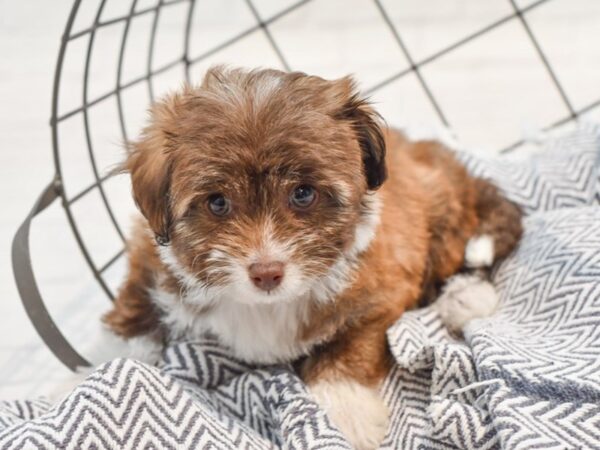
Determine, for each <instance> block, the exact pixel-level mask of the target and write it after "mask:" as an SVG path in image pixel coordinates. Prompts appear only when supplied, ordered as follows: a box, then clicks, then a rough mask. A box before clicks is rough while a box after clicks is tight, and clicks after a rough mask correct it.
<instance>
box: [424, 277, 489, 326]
mask: <svg viewBox="0 0 600 450" xmlns="http://www.w3.org/2000/svg"><path fill="white" fill-rule="evenodd" d="M497 305H498V294H497V293H496V289H495V288H494V286H492V284H491V283H490V282H488V281H486V280H482V279H481V278H480V277H479V276H477V275H455V276H453V277H451V278H449V279H448V280H447V281H446V284H445V286H444V288H443V290H442V293H441V295H440V296H439V298H438V299H437V300H436V301H435V303H434V304H433V307H434V308H435V309H436V310H437V312H438V314H439V315H440V317H441V319H442V322H444V325H446V327H448V329H450V330H452V331H459V330H461V329H462V328H463V327H464V326H465V325H466V323H467V322H469V321H470V320H472V319H477V318H481V317H488V316H491V315H492V314H493V313H494V311H495V310H496V307H497Z"/></svg>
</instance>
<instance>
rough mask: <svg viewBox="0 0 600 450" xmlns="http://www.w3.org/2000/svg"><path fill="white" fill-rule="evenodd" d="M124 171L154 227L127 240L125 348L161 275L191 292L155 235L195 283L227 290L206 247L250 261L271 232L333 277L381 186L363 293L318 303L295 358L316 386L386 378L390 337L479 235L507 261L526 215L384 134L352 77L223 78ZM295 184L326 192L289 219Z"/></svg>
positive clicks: (192, 94)
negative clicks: (215, 205) (226, 210)
mask: <svg viewBox="0 0 600 450" xmlns="http://www.w3.org/2000/svg"><path fill="white" fill-rule="evenodd" d="M275 85H276V87H273V86H275ZM386 148H387V158H386ZM125 167H126V169H127V170H128V171H130V172H131V175H132V182H133V191H134V197H135V199H136V202H137V204H138V206H139V208H140V210H141V212H142V213H143V215H144V216H145V218H146V221H147V224H141V225H139V226H138V228H137V230H136V231H135V233H134V235H133V237H132V244H131V247H130V272H129V277H128V279H127V281H126V283H125V284H124V286H123V288H122V289H121V291H120V294H119V297H118V298H117V300H116V303H115V307H114V310H113V311H112V312H110V313H109V314H108V315H107V316H106V317H105V321H106V323H107V324H108V325H109V326H110V327H111V328H112V329H113V330H114V331H115V332H116V333H118V334H120V335H122V336H125V337H132V336H136V335H140V334H144V333H148V331H149V330H151V329H155V328H156V327H157V326H158V323H159V317H158V313H157V311H156V310H155V308H154V307H153V305H152V299H151V298H150V296H149V294H148V289H149V288H153V287H154V286H155V284H156V283H157V281H156V280H157V279H158V277H159V275H160V276H161V277H162V285H161V286H162V288H163V289H168V290H171V291H172V292H178V291H179V290H181V289H182V285H181V281H180V280H178V279H177V277H176V276H175V275H174V274H173V273H172V272H171V271H170V269H169V268H168V267H167V266H166V265H165V264H164V263H163V262H162V261H161V260H160V258H159V257H158V254H157V246H156V244H155V242H154V237H153V235H154V236H156V237H157V239H158V240H159V241H160V242H162V243H165V242H166V241H168V243H169V245H170V246H171V248H172V250H173V252H175V253H176V254H177V255H178V257H179V260H180V262H181V263H182V264H183V265H184V266H185V267H186V268H187V269H188V271H189V272H191V273H192V274H193V275H194V276H195V277H197V278H198V279H199V280H202V282H204V283H206V284H207V285H210V286H213V285H215V286H218V285H219V284H220V283H224V282H225V276H224V275H223V274H221V273H220V272H219V263H218V262H214V261H213V260H211V258H210V257H209V254H210V252H211V250H213V249H214V248H218V249H220V250H222V251H224V252H226V253H227V254H228V255H230V256H231V257H233V258H240V259H243V258H244V257H246V256H247V255H248V254H249V252H250V251H251V250H252V249H255V248H257V247H258V246H259V245H260V240H261V239H262V237H261V236H262V234H261V232H262V230H263V229H264V224H265V223H267V222H269V221H270V222H269V223H270V224H271V226H272V230H271V234H272V236H273V237H274V238H275V239H291V240H292V241H294V242H296V243H298V245H296V246H295V249H294V252H293V255H292V256H291V259H292V260H294V261H295V262H296V263H297V264H298V265H299V266H300V267H301V268H302V270H304V271H306V272H307V273H309V274H311V275H312V276H315V277H319V276H324V275H325V274H327V272H328V270H329V268H330V267H331V266H332V264H334V263H335V261H336V259H337V258H338V257H339V255H340V253H341V252H344V251H346V250H348V249H349V248H350V247H351V246H352V244H353V241H354V233H355V229H356V226H357V224H358V223H359V222H360V221H361V219H362V218H363V216H364V199H365V198H366V197H368V196H369V195H372V194H369V193H368V192H369V191H372V190H376V189H378V188H379V187H380V186H381V189H379V191H378V195H379V197H380V199H381V201H382V204H383V208H382V211H381V222H380V224H379V226H378V228H377V231H376V235H375V238H374V239H373V241H372V242H371V244H370V246H369V247H368V249H367V250H366V251H364V252H363V253H362V254H360V255H359V257H358V261H357V267H356V269H355V270H354V273H353V282H352V283H350V285H349V286H348V287H347V288H346V289H345V290H343V291H342V292H341V293H339V295H337V297H336V298H334V299H332V301H330V302H328V303H322V302H321V303H319V302H314V303H313V304H311V312H310V317H309V318H308V320H307V321H306V323H305V325H304V326H303V328H302V329H301V330H300V332H299V335H298V336H297V339H298V340H301V341H306V342H314V341H319V342H321V343H320V344H319V345H318V346H316V347H314V348H313V350H312V351H311V353H310V354H309V355H307V358H306V359H305V360H304V361H302V362H301V363H300V370H301V372H302V375H303V377H304V378H305V380H306V381H307V382H309V383H310V382H314V381H315V380H317V379H321V378H331V377H336V376H340V375H343V376H348V377H351V378H353V379H355V380H357V381H359V382H361V383H364V384H367V385H374V384H376V383H377V382H379V381H380V380H381V379H382V377H384V376H385V374H386V373H387V371H388V370H389V368H390V364H391V357H390V355H389V351H388V348H387V344H386V336H385V331H386V329H387V328H388V327H389V326H390V325H391V324H392V323H394V322H395V321H396V320H397V319H398V318H399V317H400V316H401V314H402V313H403V312H404V311H405V310H407V309H410V308H414V307H415V306H416V305H417V304H418V302H419V300H420V299H421V298H422V297H423V296H424V295H427V292H428V291H429V290H430V287H431V286H436V285H440V284H441V283H443V281H444V280H445V279H446V278H448V277H449V276H451V275H453V274H455V273H456V272H457V271H459V270H461V268H462V266H463V257H464V250H465V245H466V243H467V241H468V239H469V238H470V237H472V236H475V235H479V234H484V233H485V234H490V235H491V236H492V237H493V238H494V241H495V245H496V251H497V256H498V257H504V256H506V255H507V254H508V253H509V252H510V251H511V250H512V248H514V246H515V245H516V243H517V241H518V239H519V237H520V234H521V225H520V212H519V210H518V209H517V208H516V207H515V206H514V205H512V204H511V203H510V202H508V201H507V200H505V199H504V198H503V197H501V195H500V194H499V193H498V192H497V190H496V188H495V187H493V186H492V185H491V184H490V183H488V182H487V181H484V180H480V179H476V178H473V177H471V176H469V175H468V174H467V172H466V171H465V169H464V168H463V167H462V165H461V164H459V163H458V162H457V161H456V159H455V158H454V157H453V156H452V154H451V152H449V151H448V150H447V149H445V148H444V147H443V146H442V145H441V144H439V143H437V142H409V141H407V140H406V139H405V138H404V137H403V136H402V135H401V134H400V133H398V132H396V131H393V130H382V128H381V126H380V122H379V120H378V117H377V115H376V114H375V112H374V111H373V110H372V109H371V107H370V106H369V105H368V104H367V103H366V102H365V101H363V100H361V99H360V98H358V97H357V95H356V89H355V87H354V84H353V82H352V81H351V80H350V79H349V78H344V79H341V80H337V81H326V80H323V79H320V78H318V77H310V76H307V75H304V74H299V73H292V74H283V73H281V72H277V71H253V72H244V71H236V70H234V71H227V70H223V69H213V70H211V71H210V72H209V73H208V74H207V76H206V78H205V80H204V82H203V84H202V86H200V87H197V88H192V87H186V88H185V89H184V90H183V91H182V92H181V93H179V94H175V95H173V96H171V97H169V98H167V99H166V100H164V101H163V102H160V103H158V104H156V105H155V106H154V107H153V109H152V119H151V122H150V125H149V126H148V127H147V128H146V129H145V130H144V132H143V134H142V137H141V138H140V140H139V141H138V142H137V143H135V144H134V145H133V147H132V152H131V155H130V156H129V158H128V160H127V162H126V164H125ZM388 169H389V170H388ZM388 172H389V175H388ZM386 176H387V177H388V180H387V182H385V183H383V182H384V180H385V179H386ZM299 183H309V184H311V185H314V186H316V187H317V189H318V191H319V201H318V203H317V204H316V205H315V206H314V207H313V208H311V210H310V211H306V212H297V211H296V212H295V211H293V210H291V209H290V208H289V205H288V195H289V192H290V190H291V189H293V187H294V186H297V185H298V184H299ZM215 192H224V193H225V194H226V195H227V197H228V198H230V199H231V202H232V214H231V215H230V216H228V217H215V216H213V215H211V214H209V213H208V211H207V207H206V199H207V197H208V196H209V195H211V194H213V193H215ZM149 230H151V232H150V233H148V231H149ZM207 308H210V306H208V307H207Z"/></svg>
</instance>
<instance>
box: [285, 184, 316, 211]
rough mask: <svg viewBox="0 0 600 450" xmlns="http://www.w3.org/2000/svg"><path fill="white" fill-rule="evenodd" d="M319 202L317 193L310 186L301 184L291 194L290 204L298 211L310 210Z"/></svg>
mask: <svg viewBox="0 0 600 450" xmlns="http://www.w3.org/2000/svg"><path fill="white" fill-rule="evenodd" d="M316 200H317V191H316V190H315V188H314V187H312V186H310V185H308V184H301V185H300V186H298V187H296V188H295V189H294V190H293V191H292V193H291V194H290V204H291V206H293V207H294V208H296V209H308V208H310V207H311V206H312V205H313V204H314V203H315V201H316Z"/></svg>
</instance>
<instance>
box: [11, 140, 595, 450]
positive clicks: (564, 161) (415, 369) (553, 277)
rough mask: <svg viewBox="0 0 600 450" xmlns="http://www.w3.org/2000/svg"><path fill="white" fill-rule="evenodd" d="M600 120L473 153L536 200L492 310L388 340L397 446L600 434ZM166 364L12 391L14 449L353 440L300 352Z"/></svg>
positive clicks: (488, 171) (531, 444) (136, 365)
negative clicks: (513, 157)
mask: <svg viewBox="0 0 600 450" xmlns="http://www.w3.org/2000/svg"><path fill="white" fill-rule="evenodd" d="M599 134H600V133H598V130H597V129H594V128H585V129H581V130H578V131H576V132H575V133H573V134H572V135H570V136H567V137H565V138H563V139H560V140H557V141H554V142H552V143H549V144H547V146H548V148H547V149H546V151H547V152H548V155H549V156H548V158H546V157H545V156H544V157H542V156H539V157H538V156H534V157H533V158H532V159H531V160H529V161H521V162H519V163H515V162H510V163H509V162H506V161H504V160H502V159H497V160H489V159H486V160H484V159H481V158H476V157H472V156H468V157H467V156H465V155H462V156H461V158H464V160H465V161H466V162H467V164H468V166H469V167H470V169H471V170H472V171H473V173H475V174H477V175H482V176H486V177H489V178H491V179H492V180H494V181H495V182H496V183H497V184H499V185H500V187H501V188H502V189H503V190H504V191H505V192H506V193H507V195H509V196H510V197H511V198H512V199H513V200H515V201H516V202H517V203H519V204H521V205H522V206H523V207H524V209H525V210H526V211H527V212H528V213H533V214H531V215H530V216H529V217H528V218H527V219H526V221H525V235H524V237H523V240H522V242H521V244H520V246H519V248H518V249H517V250H516V251H515V253H514V254H513V255H511V257H509V258H508V259H507V260H506V261H504V262H503V263H502V264H501V265H500V266H499V267H497V268H496V270H495V271H494V274H493V280H494V283H495V284H496V286H497V288H498V290H499V293H500V298H501V305H500V308H499V310H498V311H497V312H496V314H494V316H493V317H491V318H487V319H482V320H477V321H472V322H471V323H470V324H468V326H467V327H466V329H465V339H464V340H457V339H454V338H453V337H451V336H450V335H449V334H448V332H447V331H446V329H445V328H444V327H443V326H442V324H441V322H440V320H439V317H438V316H437V314H436V313H435V311H433V310H432V309H430V308H428V309H422V310H417V311H412V312H409V313H406V314H405V315H404V316H403V317H402V318H401V319H400V320H399V321H398V322H397V323H396V324H395V325H394V326H393V327H392V328H390V330H388V339H389V342H390V347H391V349H392V353H393V355H394V357H395V359H396V361H397V365H396V367H395V368H394V369H393V371H392V373H391V374H390V376H389V377H388V378H387V380H386V381H385V384H384V386H383V387H382V391H383V392H382V393H383V395H384V397H385V400H386V402H387V404H388V405H389V407H390V410H391V414H392V415H391V425H390V429H389V431H388V435H387V437H386V439H385V441H384V443H383V447H384V448H390V449H391V448H402V449H403V448H410V449H412V448H432V449H475V448H477V449H480V448H482V449H488V448H489V449H495V448H508V449H517V448H523V449H529V448H556V449H563V448H600V208H598V207H597V206H585V205H593V204H594V203H597V198H598V189H597V187H598V169H597V163H596V160H597V157H598V152H599V151H600V150H599V149H600V144H599V141H598V135H599ZM163 359H164V360H163V363H162V365H161V366H160V367H159V368H155V367H150V366H147V365H145V364H142V363H140V362H137V361H133V360H126V359H118V360H115V361H112V362H110V363H107V364H105V365H103V366H101V367H100V368H98V369H97V370H96V371H95V372H94V373H93V374H91V375H90V376H89V377H88V378H87V379H86V381H85V382H83V383H82V384H80V385H79V386H78V387H77V388H76V389H75V390H74V391H73V392H72V393H71V394H70V395H69V396H68V397H67V398H66V399H65V400H63V401H62V402H60V403H59V404H58V405H54V406H51V405H50V404H48V403H45V402H43V401H35V402H30V401H22V402H1V403H0V448H3V449H4V448H10V449H12V448H43V449H47V448H136V449H137V448H161V449H167V448H215V449H228V448H232V449H233V448H252V449H254V448H257V449H263V448H265V449H266V448H298V449H305V448H315V449H317V448H318V449H325V448H326V449H343V448H350V447H349V445H348V443H347V442H346V441H345V439H344V438H343V436H341V435H340V433H339V432H338V431H337V430H336V429H335V427H334V426H333V425H332V424H331V423H330V421H329V420H328V418H327V416H326V415H325V413H324V412H323V411H322V410H321V409H319V407H318V406H317V404H316V403H314V402H313V401H312V399H311V397H310V395H309V394H308V392H307V390H306V387H305V386H304V384H303V383H302V382H301V380H299V378H298V377H297V376H296V375H295V374H294V372H293V371H292V370H291V369H290V368H289V367H287V366H280V367H266V368H265V367H263V368H256V367H251V366H249V365H247V364H242V363H239V362H236V361H235V360H234V359H232V358H231V357H230V356H229V355H228V352H227V350H226V349H224V348H222V347H221V346H220V345H219V344H218V343H217V342H216V341H214V340H209V339H207V340H204V341H202V342H197V343H182V344H178V345H175V346H172V347H170V348H168V349H167V350H166V351H165V353H164V358H163Z"/></svg>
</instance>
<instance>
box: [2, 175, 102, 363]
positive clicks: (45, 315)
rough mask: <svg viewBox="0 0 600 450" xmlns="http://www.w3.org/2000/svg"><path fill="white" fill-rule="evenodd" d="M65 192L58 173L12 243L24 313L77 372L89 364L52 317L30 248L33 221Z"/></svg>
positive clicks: (51, 346) (44, 338) (40, 333)
mask: <svg viewBox="0 0 600 450" xmlns="http://www.w3.org/2000/svg"><path fill="white" fill-rule="evenodd" d="M61 192H62V188H61V184H60V180H59V178H58V175H57V176H56V177H55V179H54V180H53V181H52V182H51V183H50V184H49V185H48V186H47V187H46V188H45V189H44V192H42V194H41V195H40V197H39V198H38V199H37V201H36V202H35V204H34V205H33V208H32V209H31V212H30V213H29V214H28V216H27V218H26V219H25V221H24V222H23V223H22V224H21V226H20V227H19V229H18V230H17V234H16V235H15V237H14V239H13V243H12V266H13V274H14V276H15V281H16V283H17V289H18V290H19V295H20V296H21V301H22V302H23V306H24V307H25V312H26V313H27V316H29V320H30V321H31V323H32V324H33V326H34V328H35V330H36V331H37V332H38V334H39V335H40V337H41V338H42V340H43V341H44V343H45V344H46V346H47V347H48V348H49V349H50V351H52V353H54V356H56V357H57V358H58V359H59V360H60V361H61V362H62V363H63V364H64V365H66V366H67V367H68V368H69V369H71V370H73V371H75V370H77V368H78V367H87V366H89V365H90V363H89V362H88V361H87V360H86V359H85V358H84V357H82V356H81V355H80V354H79V353H77V351H76V350H75V349H74V348H73V347H72V346H71V344H69V341H67V339H66V338H65V337H64V336H63V334H62V333H61V332H60V330H59V329H58V327H57V326H56V324H55V323H54V320H52V317H51V316H50V313H49V312H48V309H47V308H46V305H45V304H44V300H43V299H42V295H41V294H40V291H39V289H38V286H37V283H36V281H35V275H34V273H33V268H32V267H31V253H30V249H29V231H30V229H31V221H32V220H33V219H34V218H35V216H36V215H38V214H39V213H40V212H42V211H43V210H44V209H46V208H47V207H48V206H50V205H51V204H52V202H54V200H56V199H57V198H58V197H59V196H60V195H61Z"/></svg>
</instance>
